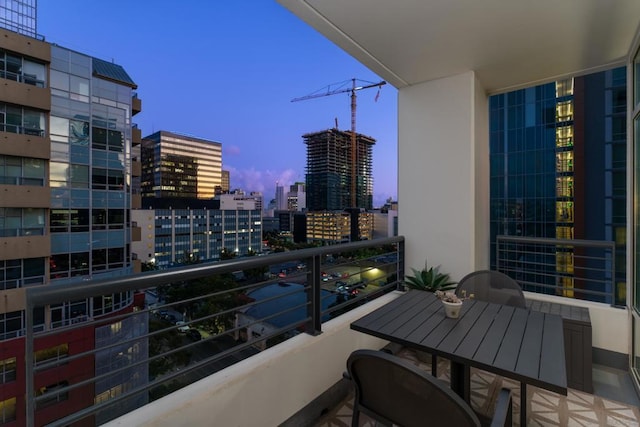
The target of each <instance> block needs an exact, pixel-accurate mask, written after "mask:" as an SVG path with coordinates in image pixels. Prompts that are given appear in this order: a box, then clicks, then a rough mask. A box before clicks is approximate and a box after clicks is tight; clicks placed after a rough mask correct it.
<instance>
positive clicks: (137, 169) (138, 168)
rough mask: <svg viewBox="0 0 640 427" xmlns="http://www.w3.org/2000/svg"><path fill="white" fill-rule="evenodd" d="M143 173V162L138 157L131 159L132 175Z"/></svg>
mask: <svg viewBox="0 0 640 427" xmlns="http://www.w3.org/2000/svg"><path fill="white" fill-rule="evenodd" d="M141 175H142V162H141V161H140V160H139V159H138V158H133V159H131V176H141Z"/></svg>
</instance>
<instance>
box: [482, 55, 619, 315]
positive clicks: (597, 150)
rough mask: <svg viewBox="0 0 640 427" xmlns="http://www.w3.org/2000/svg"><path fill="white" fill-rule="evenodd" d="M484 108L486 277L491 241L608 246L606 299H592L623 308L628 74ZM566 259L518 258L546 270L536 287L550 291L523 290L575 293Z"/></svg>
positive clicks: (561, 252)
mask: <svg viewBox="0 0 640 427" xmlns="http://www.w3.org/2000/svg"><path fill="white" fill-rule="evenodd" d="M489 105H490V176H491V178H490V179H491V181H490V200H491V213H490V233H491V234H490V235H491V267H492V268H496V236H498V235H508V236H518V237H545V238H555V239H570V240H571V239H585V240H597V241H613V242H615V246H616V250H615V260H616V261H615V263H616V265H615V267H614V269H615V281H614V285H613V289H593V290H594V291H597V292H602V293H607V294H613V295H614V300H615V301H614V303H617V304H624V300H625V297H626V295H625V287H626V271H625V269H626V258H625V255H626V247H625V245H626V239H625V237H624V236H625V233H626V197H627V194H626V67H620V68H616V69H612V70H608V71H604V72H600V73H595V74H590V75H586V76H581V77H576V78H573V79H566V80H562V81H557V82H552V83H548V84H544V85H540V86H536V87H531V88H527V89H522V90H517V91H513V92H509V93H505V94H499V95H494V96H492V97H490V100H489ZM573 255H574V254H573V249H569V248H562V249H558V250H557V253H556V254H555V255H554V259H552V260H549V259H548V256H547V257H546V258H545V256H544V255H541V254H533V253H530V254H527V255H524V256H526V257H529V259H528V261H529V262H533V263H539V264H544V265H547V267H546V268H547V269H551V270H552V271H547V272H545V273H551V274H543V275H541V277H542V278H541V277H537V278H536V280H544V277H546V278H547V279H548V280H552V281H554V283H548V285H549V286H550V287H549V288H546V290H545V289H540V288H536V289H533V288H532V289H527V286H525V290H532V291H538V292H550V289H551V287H554V286H555V287H558V286H560V287H562V288H564V289H573V287H574V277H573V267H574V265H573V262H574V257H573ZM536 257H538V258H539V259H536ZM532 281H533V280H532ZM563 295H565V296H572V294H571V292H565V293H563ZM591 299H594V300H599V299H598V298H597V297H592V298H591Z"/></svg>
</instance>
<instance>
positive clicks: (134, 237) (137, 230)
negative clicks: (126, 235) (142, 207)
mask: <svg viewBox="0 0 640 427" xmlns="http://www.w3.org/2000/svg"><path fill="white" fill-rule="evenodd" d="M131 241H132V242H140V241H142V228H141V227H139V226H138V223H137V222H135V221H132V222H131Z"/></svg>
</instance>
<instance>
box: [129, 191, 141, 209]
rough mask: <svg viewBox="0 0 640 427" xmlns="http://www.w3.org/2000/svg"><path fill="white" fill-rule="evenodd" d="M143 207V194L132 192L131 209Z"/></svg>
mask: <svg viewBox="0 0 640 427" xmlns="http://www.w3.org/2000/svg"><path fill="white" fill-rule="evenodd" d="M141 208H142V194H138V193H132V194H131V209H141Z"/></svg>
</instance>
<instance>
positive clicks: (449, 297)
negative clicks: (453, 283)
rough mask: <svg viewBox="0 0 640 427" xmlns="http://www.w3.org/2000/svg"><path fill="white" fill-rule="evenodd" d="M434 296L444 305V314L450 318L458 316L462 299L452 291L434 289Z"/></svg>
mask: <svg viewBox="0 0 640 427" xmlns="http://www.w3.org/2000/svg"><path fill="white" fill-rule="evenodd" d="M435 295H436V297H438V299H439V300H440V301H442V305H444V314H445V316H447V317H450V318H452V319H457V318H458V317H459V316H460V309H461V308H462V299H460V298H458V296H457V295H456V294H455V293H453V292H443V291H436V292H435Z"/></svg>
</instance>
